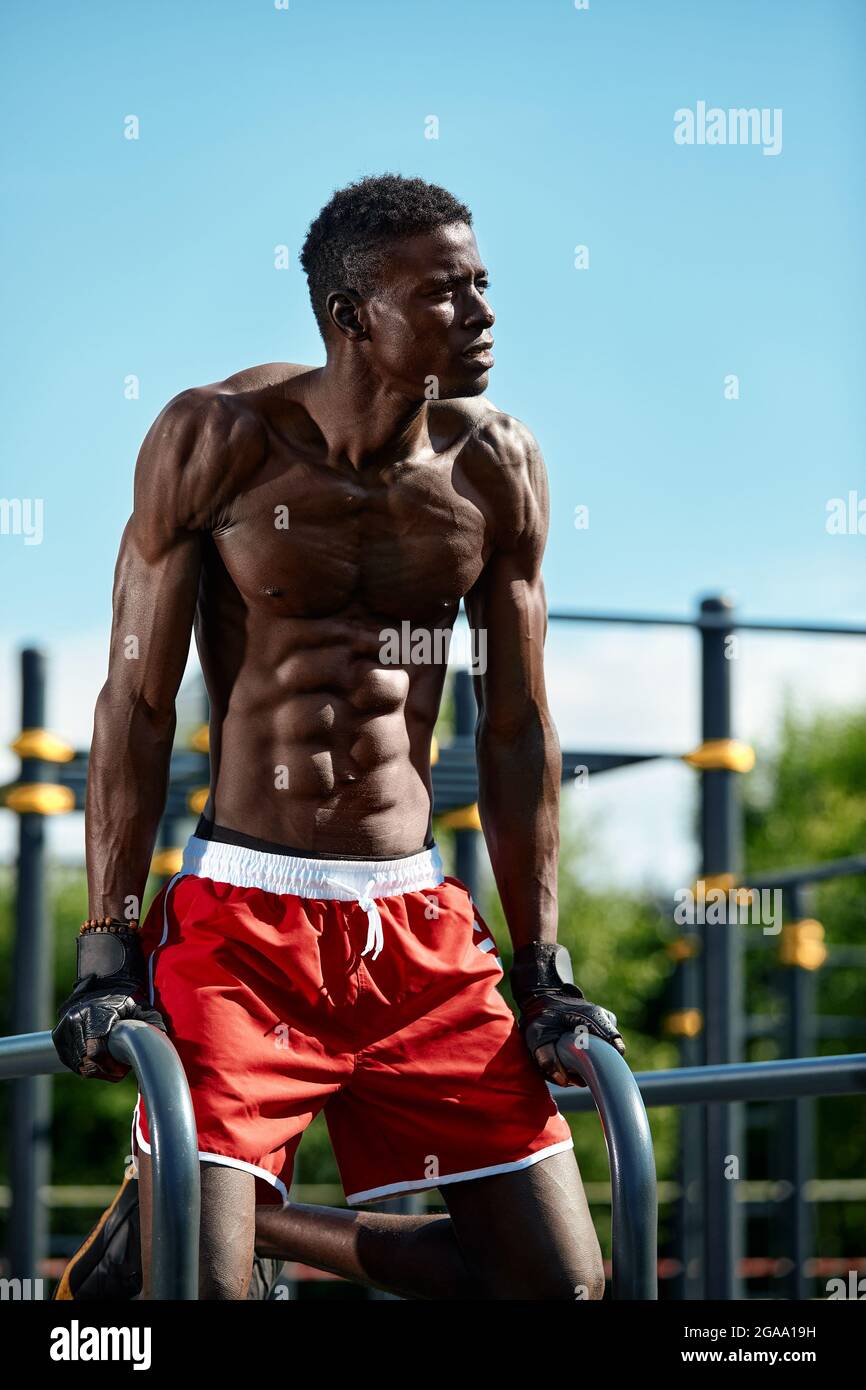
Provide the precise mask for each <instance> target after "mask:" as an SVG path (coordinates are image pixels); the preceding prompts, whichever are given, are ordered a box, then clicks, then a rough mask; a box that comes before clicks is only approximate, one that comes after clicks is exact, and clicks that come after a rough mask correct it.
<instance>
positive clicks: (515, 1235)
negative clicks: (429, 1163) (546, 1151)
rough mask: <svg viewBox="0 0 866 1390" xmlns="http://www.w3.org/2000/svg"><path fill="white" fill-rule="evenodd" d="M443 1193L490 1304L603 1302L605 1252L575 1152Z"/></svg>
mask: <svg viewBox="0 0 866 1390" xmlns="http://www.w3.org/2000/svg"><path fill="white" fill-rule="evenodd" d="M440 1192H441V1194H442V1199H443V1201H444V1202H445V1204H446V1206H447V1207H448V1211H449V1213H450V1215H451V1220H452V1224H453V1227H454V1233H455V1235H456V1237H457V1242H458V1244H459V1246H460V1249H461V1252H462V1254H463V1258H464V1259H465V1261H466V1264H467V1266H468V1267H469V1269H470V1270H471V1272H472V1273H473V1274H474V1275H475V1277H476V1278H477V1279H478V1280H479V1281H481V1283H482V1284H483V1285H484V1287H485V1288H486V1289H487V1290H488V1296H489V1297H490V1298H504V1299H508V1298H514V1299H531V1300H543V1299H560V1300H563V1299H569V1300H575V1299H578V1300H580V1299H600V1298H602V1297H603V1295H604V1268H603V1265H602V1258H601V1249H600V1247H599V1243H598V1237H597V1236H596V1233H595V1228H594V1226H593V1224H592V1218H591V1216H590V1213H589V1206H588V1204H587V1200H586V1194H585V1192H584V1190H583V1183H582V1181H581V1178H580V1171H579V1169H578V1166H577V1161H576V1159H575V1157H574V1152H573V1150H571V1149H568V1150H566V1151H564V1152H562V1153H557V1154H551V1155H550V1157H549V1158H543V1159H540V1160H539V1161H538V1162H537V1163H533V1164H530V1165H529V1167H526V1168H520V1169H517V1170H516V1171H514V1172H511V1173H496V1174H494V1175H493V1176H491V1177H486V1178H472V1179H469V1180H467V1181H466V1182H455V1183H449V1184H445V1185H443V1186H442V1187H441V1188H440Z"/></svg>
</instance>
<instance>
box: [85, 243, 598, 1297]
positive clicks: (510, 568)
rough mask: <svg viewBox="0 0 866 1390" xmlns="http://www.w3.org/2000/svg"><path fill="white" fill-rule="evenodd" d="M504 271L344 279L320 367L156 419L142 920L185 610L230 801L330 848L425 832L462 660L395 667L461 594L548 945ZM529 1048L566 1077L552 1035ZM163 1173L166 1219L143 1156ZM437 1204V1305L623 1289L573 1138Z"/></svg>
mask: <svg viewBox="0 0 866 1390" xmlns="http://www.w3.org/2000/svg"><path fill="white" fill-rule="evenodd" d="M486 285H487V278H486V271H485V270H484V267H483V265H482V264H481V261H480V258H479V254H478V248H477V246H476V243H475V238H474V236H473V234H472V231H471V229H470V228H469V227H468V226H466V225H465V224H464V223H454V224H451V225H449V226H445V227H440V228H438V229H437V230H436V231H434V232H431V233H429V234H425V235H420V236H415V237H411V238H407V239H404V240H403V241H401V242H399V243H398V244H397V245H395V246H394V247H393V249H392V251H391V252H390V253H389V258H388V265H387V284H386V285H385V286H384V287H383V288H382V290H381V292H380V291H377V292H376V293H374V294H372V295H371V296H368V297H367V298H361V297H360V296H359V295H357V294H355V293H354V292H352V291H349V290H345V291H343V290H338V291H334V292H333V293H332V294H330V295H329V296H328V300H327V312H328V329H327V334H326V348H327V361H326V364H325V366H324V367H320V368H315V367H306V366H300V365H294V364H288V363H275V364H270V365H267V366H260V367H255V368H251V369H249V370H247V371H243V372H239V373H238V374H237V375H235V376H232V377H229V378H228V379H227V380H225V381H222V382H218V383H216V384H214V385H211V386H205V387H200V388H197V389H194V390H190V391H186V392H184V393H182V394H181V395H180V396H178V397H177V398H176V399H175V400H173V401H172V402H171V403H170V404H169V405H168V406H167V407H166V408H165V410H164V411H163V412H162V414H161V415H160V416H159V417H158V419H157V420H156V422H155V423H154V425H153V427H152V428H151V430H150V432H149V434H148V435H147V438H146V439H145V442H144V445H143V447H142V450H141V454H140V456H139V460H138V465H137V468H136V476H135V497H134V510H133V514H132V516H131V518H130V520H129V522H128V524H127V527H126V530H125V532H124V535H123V540H122V544H121V548H120V555H119V558H118V562H117V569H116V575H115V585H114V618H113V626H112V637H111V654H110V663H109V673H108V679H107V681H106V684H105V686H104V688H103V690H102V692H101V694H100V696H99V700H98V703H97V708H96V715H95V725H94V737H93V743H92V748H91V757H90V772H89V779H88V792H87V808H86V840H87V870H88V880H89V888H90V913H91V915H92V916H105V915H109V916H113V917H123V916H124V910H125V907H126V906H127V903H128V902H129V900H130V899H132V901H133V903H136V902H137V903H140V901H141V898H142V895H143V892H144V887H145V881H146V878H147V873H148V868H149V864H150V859H151V854H152V850H153V844H154V839H155V835H156V831H157V827H158V823H159V819H160V816H161V814H162V811H163V807H164V803H165V796H166V791H167V782H168V769H169V758H170V753H171V747H172V742H173V738H174V732H175V722H176V721H175V697H176V694H177V691H178V688H179V685H180V681H181V678H182V675H183V672H184V668H185V666H186V660H187V654H188V647H189V640H190V633H191V631H192V630H193V628H194V631H195V640H196V645H197V648H198V654H199V659H200V662H201V666H202V670H203V672H204V676H205V681H206V684H207V689H208V694H209V697H210V705H211V718H210V753H211V786H210V796H209V799H208V803H207V807H206V814H207V815H208V816H209V817H210V818H211V819H213V820H215V821H216V822H218V823H219V824H221V825H224V826H228V827H230V828H233V829H235V830H238V831H241V832H243V833H244V834H247V835H253V836H256V837H259V838H262V839H266V840H271V841H277V842H279V843H282V844H285V845H288V846H292V847H293V848H295V849H298V850H302V851H304V852H307V853H309V854H311V855H318V856H328V855H331V856H336V857H339V856H340V855H354V856H363V857H364V858H367V859H374V858H393V857H396V856H399V855H404V854H411V853H413V852H416V851H418V850H419V849H421V848H422V846H423V845H424V843H425V840H426V839H427V836H428V833H429V831H430V826H431V812H432V800H431V776H430V744H431V736H432V732H433V727H434V724H435V720H436V715H437V711H438V708H439V702H440V697H441V693H442V685H443V681H444V677H445V664H444V662H441V663H438V664H436V663H434V664H426V665H425V664H419V663H412V662H408V663H406V664H403V665H393V664H389V663H388V662H386V661H385V660H384V659H383V655H382V652H383V643H384V640H385V639H384V638H383V633H387V631H388V630H389V629H396V630H397V631H398V632H399V631H400V630H401V625H402V624H403V623H404V622H407V621H408V622H409V624H410V627H411V629H413V630H414V629H418V628H420V629H424V630H427V631H431V630H435V629H447V630H450V628H451V626H452V625H453V622H454V619H455V616H456V614H457V610H458V606H459V603H460V600H461V598H462V599H463V600H464V602H465V607H466V611H467V615H468V618H469V621H470V624H471V626H472V628H473V629H475V630H476V631H477V630H483V631H484V633H485V635H486V663H487V665H486V671H485V672H484V673H483V674H481V675H479V676H476V678H475V690H476V697H477V700H478V706H479V719H478V725H477V733H476V746H477V759H478V773H479V811H480V816H481V822H482V826H483V830H484V836H485V840H486V843H487V847H488V850H489V854H490V859H491V864H492V867H493V872H494V876H495V879H496V884H497V887H498V890H499V894H500V897H501V900H502V904H503V909H504V912H505V916H506V920H507V922H508V927H509V931H510V933H511V936H512V939H513V941H514V944H515V947H518V946H520V945H522V944H523V943H525V942H528V941H531V940H543V941H552V940H555V938H556V869H557V854H558V844H559V829H558V827H559V786H560V772H561V758H560V750H559V743H558V740H557V737H556V733H555V730H554V727H553V723H552V720H551V717H550V713H549V710H548V705H547V697H546V693H545V686H544V671H543V646H544V639H545V634H546V627H547V617H546V604H545V596H544V586H543V582H542V578H541V559H542V553H543V550H544V543H545V538H546V533H547V525H548V494H547V480H546V474H545V469H544V464H543V461H542V458H541V454H540V451H539V449H538V446H537V444H536V442H535V440H534V438H533V436H532V434H531V433H530V431H529V430H528V429H527V428H526V426H524V425H523V424H521V423H520V422H518V421H517V420H514V419H512V418H510V417H509V416H508V415H505V414H504V413H502V412H501V411H499V410H498V409H497V408H496V407H495V406H493V405H492V404H491V403H490V402H489V401H488V400H487V399H485V397H484V395H483V392H484V389H485V387H486V384H487V374H488V371H489V368H490V366H491V365H492V358H491V357H490V354H489V344H490V341H491V335H490V331H489V330H490V327H491V325H492V324H493V321H494V315H493V312H492V310H491V309H490V307H489V304H488V303H487V299H486ZM88 1051H89V1055H90V1058H91V1060H92V1061H94V1062H96V1063H97V1064H98V1066H99V1069H100V1070H99V1072H98V1074H101V1075H103V1076H104V1077H107V1078H109V1079H116V1078H118V1077H119V1076H120V1075H122V1074H123V1072H124V1069H123V1068H122V1067H120V1065H119V1064H118V1063H116V1062H115V1061H114V1059H112V1058H111V1056H110V1054H108V1052H107V1049H106V1048H105V1046H104V1043H102V1042H91V1043H90V1044H89V1045H88ZM535 1058H536V1061H537V1063H538V1065H539V1067H540V1068H541V1070H542V1071H543V1072H544V1073H545V1075H547V1076H548V1077H549V1079H551V1080H554V1081H558V1082H560V1083H561V1084H568V1078H567V1077H566V1075H565V1074H564V1073H563V1072H562V1070H561V1065H560V1064H559V1063H558V1061H557V1057H556V1052H555V1049H554V1047H553V1045H552V1044H550V1045H548V1046H547V1047H544V1048H539V1049H538V1050H537V1051H536V1053H535ZM141 1173H142V1218H143V1222H144V1226H143V1229H144V1231H145V1232H146V1231H147V1230H148V1228H149V1215H148V1211H147V1193H148V1191H149V1162H148V1161H147V1160H146V1158H145V1157H144V1156H142V1159H141ZM203 1183H204V1186H203V1204H202V1249H203V1252H207V1254H206V1255H204V1256H203V1265H202V1279H203V1290H204V1292H203V1296H204V1297H213V1298H242V1297H244V1295H245V1289H246V1284H247V1282H248V1279H249V1255H250V1251H251V1249H252V1242H253V1224H254V1191H253V1180H252V1178H251V1176H250V1174H248V1173H243V1172H240V1171H238V1170H235V1169H230V1168H220V1169H218V1170H215V1169H214V1167H213V1165H211V1166H210V1168H209V1166H208V1165H203ZM461 1189H462V1190H461ZM443 1195H444V1198H445V1200H446V1203H447V1205H448V1207H449V1210H450V1212H451V1214H452V1220H453V1225H452V1223H451V1222H449V1223H448V1226H447V1229H446V1227H445V1226H440V1227H437V1229H436V1231H435V1232H433V1231H432V1229H431V1232H430V1238H431V1240H432V1241H433V1244H434V1245H435V1246H437V1247H438V1246H439V1245H441V1246H442V1249H443V1252H444V1253H443V1261H444V1262H443V1263H442V1264H441V1266H440V1267H439V1273H438V1274H436V1273H435V1271H434V1268H433V1266H432V1265H431V1264H430V1260H431V1254H430V1250H431V1246H430V1243H429V1242H428V1241H427V1240H426V1237H425V1239H424V1240H421V1238H420V1236H418V1235H417V1232H416V1231H415V1226H417V1222H416V1223H415V1226H413V1229H412V1231H407V1232H406V1239H407V1242H408V1243H407V1245H406V1251H407V1254H406V1267H405V1270H404V1275H405V1277H403V1276H401V1277H400V1278H398V1279H396V1281H395V1282H393V1283H392V1284H391V1285H390V1286H391V1287H399V1288H400V1289H402V1290H404V1291H405V1293H406V1294H407V1296H409V1297H422V1298H423V1297H439V1296H441V1294H440V1293H438V1292H431V1290H434V1289H439V1288H441V1286H442V1284H443V1281H447V1278H448V1277H450V1276H448V1275H447V1273H446V1270H447V1269H451V1270H453V1269H454V1267H455V1262H457V1264H458V1265H459V1266H460V1268H461V1269H462V1268H463V1267H464V1263H465V1267H466V1271H467V1273H466V1279H467V1280H468V1281H470V1283H471V1282H472V1281H478V1283H477V1286H478V1287H479V1288H481V1289H483V1290H484V1291H485V1292H482V1293H481V1295H480V1296H482V1297H484V1296H486V1297H519V1296H524V1297H531V1298H536V1297H544V1298H550V1297H554V1298H556V1297H560V1298H568V1299H573V1298H574V1297H575V1293H574V1289H575V1287H576V1286H577V1285H580V1286H581V1287H583V1288H585V1289H587V1290H589V1293H588V1295H587V1296H589V1297H590V1298H597V1297H600V1296H601V1292H603V1288H604V1278H603V1273H602V1272H601V1257H600V1251H599V1249H598V1242H597V1239H596V1236H595V1232H594V1230H593V1228H592V1222H591V1220H590V1217H589V1213H588V1209H587V1207H586V1200H585V1197H584V1194H583V1190H582V1187H581V1183H580V1177H579V1173H578V1169H577V1165H576V1163H575V1160H574V1156H573V1153H571V1152H567V1153H559V1154H555V1155H552V1156H551V1157H550V1158H548V1159H545V1160H544V1161H543V1162H540V1163H537V1164H535V1165H532V1166H531V1167H529V1168H527V1169H525V1170H523V1171H516V1172H514V1173H510V1174H505V1175H499V1176H498V1177H491V1178H481V1179H476V1180H474V1181H468V1182H465V1183H458V1184H452V1185H451V1186H450V1187H448V1188H445V1189H443ZM227 1211H232V1212H233V1213H234V1217H233V1222H228V1221H227V1220H226V1212H227ZM266 1212H267V1209H265V1213H266ZM279 1216H283V1217H284V1222H283V1224H282V1226H281V1225H280V1221H279ZM235 1218H236V1219H235ZM262 1219H263V1220H264V1219H267V1221H268V1227H267V1231H268V1240H269V1242H270V1245H269V1248H274V1249H275V1250H277V1251H281V1252H282V1253H284V1254H286V1255H290V1254H291V1252H292V1250H293V1249H296V1248H297V1249H301V1248H303V1250H304V1251H305V1252H306V1257H307V1258H310V1255H309V1252H310V1249H311V1245H310V1241H311V1239H312V1236H311V1234H310V1228H309V1227H308V1225H307V1224H303V1226H302V1227H301V1226H298V1225H292V1224H291V1221H292V1220H294V1218H293V1217H292V1216H291V1213H290V1212H289V1213H281V1214H278V1217H277V1218H274V1217H273V1216H268V1217H267V1218H265V1214H262ZM275 1219H276V1221H277V1225H276V1227H275V1225H274V1221H275ZM349 1219H351V1221H352V1223H353V1224H352V1225H351V1227H349V1226H347V1225H346V1224H345V1222H346V1220H349ZM377 1221H378V1222H379V1224H378V1225H377ZM387 1226H388V1223H385V1226H382V1225H381V1218H374V1217H372V1216H370V1214H367V1213H356V1214H353V1215H352V1217H351V1218H349V1216H348V1214H346V1217H345V1219H344V1217H343V1215H342V1214H341V1215H339V1216H333V1215H331V1216H329V1217H327V1219H326V1217H325V1216H324V1215H322V1216H321V1217H320V1219H319V1220H317V1221H314V1222H313V1227H312V1230H313V1231H314V1232H316V1233H317V1235H316V1240H319V1241H320V1242H321V1244H320V1246H319V1247H318V1249H319V1251H320V1259H321V1262H322V1263H323V1265H324V1267H326V1268H333V1269H335V1270H337V1271H338V1272H343V1273H345V1274H346V1275H347V1277H350V1278H351V1277H367V1276H369V1277H370V1278H372V1279H373V1282H375V1278H376V1277H378V1279H379V1281H380V1286H381V1283H382V1279H383V1276H382V1274H381V1273H380V1272H379V1269H378V1263H377V1262H378V1260H379V1254H377V1253H376V1251H377V1250H378V1247H377V1245H376V1242H377V1241H378V1240H379V1239H380V1237H381V1240H382V1241H383V1242H384V1244H383V1246H382V1252H381V1256H382V1258H383V1259H384V1258H385V1254H386V1252H387V1247H388V1245H389V1243H390V1242H392V1241H393V1238H394V1237H393V1235H392V1233H391V1229H390V1227H388V1228H387V1229H386V1227H387ZM235 1227H237V1228H238V1229H237V1231H235ZM263 1229H264V1228H263ZM232 1231H235V1234H234V1235H233V1234H232ZM238 1232H239V1233H238ZM280 1232H281V1235H280ZM350 1233H351V1234H350ZM356 1237H358V1238H361V1239H362V1244H361V1245H360V1246H359V1245H357V1244H356ZM281 1240H282V1244H280V1241H281ZM312 1243H313V1246H315V1240H314V1241H313V1242H312ZM144 1245H145V1278H146V1280H147V1250H146V1247H147V1240H146V1239H145V1241H144ZM371 1250H372V1251H373V1252H374V1253H373V1256H372V1257H371V1259H367V1258H366V1255H365V1252H366V1254H367V1255H369V1252H370V1251H371ZM412 1252H414V1253H412ZM371 1260H372V1264H374V1265H376V1266H377V1267H376V1271H375V1275H373V1274H371ZM503 1264H504V1272H503ZM437 1280H438V1283H437ZM386 1286H387V1283H386ZM467 1287H468V1285H467Z"/></svg>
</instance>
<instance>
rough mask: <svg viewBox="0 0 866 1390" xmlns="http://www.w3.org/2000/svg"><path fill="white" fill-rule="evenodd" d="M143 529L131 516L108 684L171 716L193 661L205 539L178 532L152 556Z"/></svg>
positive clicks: (117, 579)
mask: <svg viewBox="0 0 866 1390" xmlns="http://www.w3.org/2000/svg"><path fill="white" fill-rule="evenodd" d="M140 525H141V520H140V518H138V517H136V516H135V514H133V516H132V517H131V518H130V520H129V522H128V523H127V526H126V530H125V531H124V533H123V539H122V541H121V544H120V551H119V554H118V557H117V565H116V567H115V572H114V589H113V597H112V629H111V654H110V662H109V679H110V682H111V684H112V685H114V686H120V687H122V688H123V689H125V690H127V691H128V692H129V695H130V697H131V698H135V700H136V701H139V702H141V703H143V704H145V705H147V706H148V707H149V708H150V709H151V710H152V711H153V712H154V713H162V714H170V713H171V711H172V710H173V708H174V699H175V696H176V694H177V691H178V688H179V686H180V682H181V680H182V678H183V673H184V670H185V668H186V662H187V657H188V655H189V644H190V637H191V634H192V626H193V621H194V618H195V610H196V604H197V602H198V587H199V578H200V572H201V536H200V534H199V533H197V532H189V531H179V532H178V533H176V535H174V536H173V537H172V538H171V539H169V540H167V541H166V542H164V543H163V544H162V545H160V547H159V549H158V550H157V551H156V552H152V551H151V552H148V547H146V546H145V545H143V544H142V542H141V539H140V536H139V529H140Z"/></svg>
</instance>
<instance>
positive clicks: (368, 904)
mask: <svg viewBox="0 0 866 1390" xmlns="http://www.w3.org/2000/svg"><path fill="white" fill-rule="evenodd" d="M376 882H377V880H376V879H375V878H371V879H368V880H367V883H366V886H365V888H364V891H363V893H361V894H360V895H359V896H358V897H357V898H356V899H355V901H356V902H357V904H358V906H359V907H362V908H363V909H364V911H365V912H366V914H367V941H366V944H365V946H364V949H363V951H362V952H361V955H362V956H366V954H367V952H368V951H372V952H373V955H372V957H371V959H372V960H375V959H376V957H377V956H378V954H379V952H380V951H381V950H382V947H383V946H384V945H385V933H384V932H383V931H382V918H381V915H380V913H379V909H378V907H377V906H376V903H375V901H374V899H373V898H371V897H370V889H371V888H373V887H375V885H376ZM331 883H333V884H334V885H335V886H336V887H337V888H345V890H346V892H347V893H351V894H352V895H353V897H354V893H355V890H354V889H353V888H351V887H350V886H349V884H348V883H341V882H340V880H339V879H337V878H332V879H331Z"/></svg>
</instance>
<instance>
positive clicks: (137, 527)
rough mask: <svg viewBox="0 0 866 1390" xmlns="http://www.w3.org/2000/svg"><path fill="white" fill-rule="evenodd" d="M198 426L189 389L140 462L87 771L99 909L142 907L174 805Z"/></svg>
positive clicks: (89, 841) (129, 911)
mask: <svg viewBox="0 0 866 1390" xmlns="http://www.w3.org/2000/svg"><path fill="white" fill-rule="evenodd" d="M200 430H201V407H200V406H199V407H197V406H196V404H195V402H194V401H190V400H188V399H187V398H184V397H181V399H180V400H179V401H178V402H174V403H172V405H170V406H169V407H167V409H166V410H165V411H164V412H163V414H162V415H161V416H160V418H159V419H158V420H157V421H156V423H155V424H154V426H153V428H152V429H151V430H150V432H149V434H148V436H147V438H146V439H145V441H144V444H143V446H142V449H141V453H140V455H139V459H138V464H137V466H136V474H135V500H134V507H133V513H132V516H131V517H130V519H129V521H128V523H127V526H126V529H125V531H124V533H123V539H122V541H121V544H120V552H119V555H118V559H117V565H116V568H115V573H114V592H113V614H112V627H111V644H110V649H109V662H108V678H107V680H106V682H105V685H104V686H103V687H102V690H101V692H100V694H99V698H98V699H97V702H96V710H95V714H94V722H93V741H92V743H91V748H90V760H89V766H88V776H87V802H86V810H85V820H84V833H85V842H86V853H87V882H88V892H89V900H90V916H91V917H105V916H109V917H116V918H120V919H124V918H126V917H134V918H138V917H139V914H140V903H141V899H142V896H143V893H144V888H145V883H146V881H147V875H148V871H149V866H150V860H151V855H152V853H153V846H154V840H155V838H156V832H157V828H158V825H159V820H160V817H161V815H162V812H163V810H164V808H165V799H166V795H167V791H168V773H169V762H170V758H171V749H172V743H173V741H174V732H175V725H176V713H175V698H176V696H177V692H178V688H179V686H180V682H181V679H182V677H183V672H184V670H185V667H186V662H187V657H188V654H189V643H190V635H191V632H192V624H193V618H194V616H195V607H196V601H197V597H198V585H199V574H200V569H201V534H202V533H201V531H200V530H198V529H196V528H195V518H194V517H193V516H191V515H189V510H190V509H189V507H188V506H184V500H183V499H184V489H185V484H186V485H187V488H188V486H189V470H190V468H191V467H192V468H194V467H195V464H194V462H193V459H194V455H195V450H196V445H197V442H198V436H199V434H200Z"/></svg>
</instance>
